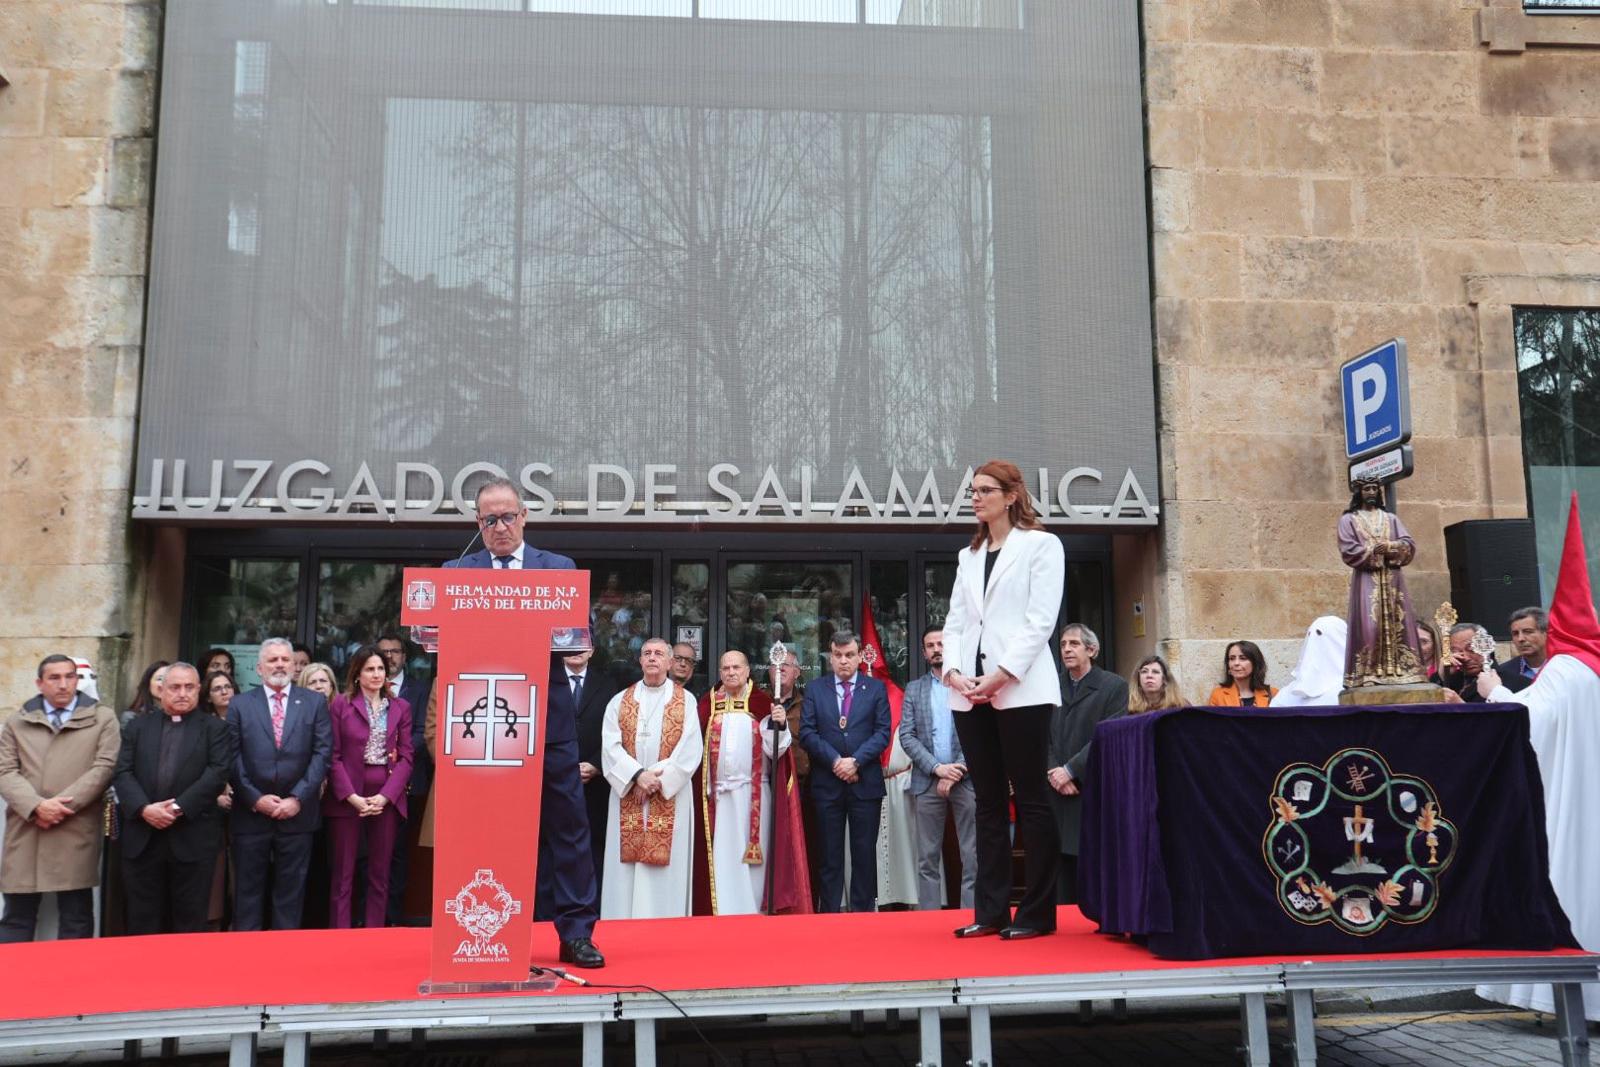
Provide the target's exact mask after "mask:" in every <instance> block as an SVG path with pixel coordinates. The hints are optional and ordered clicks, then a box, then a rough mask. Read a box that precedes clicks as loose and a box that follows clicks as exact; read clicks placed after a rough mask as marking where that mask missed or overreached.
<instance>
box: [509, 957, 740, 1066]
mask: <svg viewBox="0 0 1600 1067" xmlns="http://www.w3.org/2000/svg"><path fill="white" fill-rule="evenodd" d="M528 971H529V973H531V974H551V975H554V976H555V977H557V978H560V979H562V980H563V981H567V982H571V983H572V984H573V985H576V986H584V987H586V988H589V989H617V990H623V991H628V990H635V991H638V990H643V991H644V992H647V993H654V994H655V995H656V996H658V997H660V998H661V999H662V1000H664V1001H666V1002H667V1003H668V1004H670V1005H672V1010H673V1011H676V1012H677V1013H678V1014H679V1015H681V1016H683V1018H684V1020H685V1021H686V1022H687V1023H688V1024H689V1027H690V1029H692V1030H693V1031H694V1033H695V1036H696V1037H698V1038H699V1039H700V1042H701V1043H702V1044H703V1045H705V1047H706V1048H708V1049H710V1050H711V1055H712V1056H714V1057H716V1060H717V1062H718V1063H720V1064H723V1065H724V1067H732V1064H731V1063H730V1062H729V1060H728V1057H726V1056H724V1055H723V1054H722V1050H721V1049H719V1048H717V1046H715V1045H713V1044H712V1043H711V1039H710V1038H709V1037H707V1036H706V1033H705V1031H704V1030H702V1029H700V1025H699V1024H698V1023H696V1022H695V1021H694V1016H692V1015H690V1014H689V1013H688V1012H686V1011H684V1010H683V1005H681V1004H679V1003H678V1002H677V1001H676V1000H673V999H672V998H671V997H669V996H667V994H665V993H663V992H662V991H661V990H659V989H657V988H656V987H655V986H653V985H644V984H642V983H635V984H633V985H617V984H614V983H611V982H591V981H589V980H588V979H587V978H582V977H579V976H578V975H575V974H571V973H569V972H567V971H566V970H564V969H562V968H560V967H539V966H530V967H529V968H528Z"/></svg>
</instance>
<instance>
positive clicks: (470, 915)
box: [444, 867, 522, 963]
mask: <svg viewBox="0 0 1600 1067" xmlns="http://www.w3.org/2000/svg"><path fill="white" fill-rule="evenodd" d="M444 910H445V914H447V915H454V916H455V919H456V922H457V923H458V924H460V926H461V929H463V930H465V931H466V932H467V936H466V937H465V938H462V940H461V944H459V945H458V946H456V952H455V961H456V962H457V963H473V962H477V961H480V960H481V961H483V962H485V963H499V962H502V961H504V960H505V959H506V958H507V957H508V955H509V954H508V952H507V950H506V946H505V944H504V943H503V942H500V941H496V940H495V935H496V934H498V933H499V932H500V930H501V929H502V928H503V927H504V926H505V925H506V923H508V922H510V921H511V917H512V916H513V915H520V914H522V901H520V900H517V899H516V898H515V897H513V896H512V895H511V894H510V893H509V892H508V891H507V890H506V887H505V886H503V885H501V884H500V882H499V880H498V879H496V878H495V876H494V871H493V870H492V869H491V868H488V867H480V868H478V870H477V873H476V874H474V875H473V878H472V881H470V882H468V883H467V884H466V885H464V886H462V887H461V891H460V892H458V893H457V894H456V895H455V896H454V897H452V898H451V899H449V900H447V901H445V902H444Z"/></svg>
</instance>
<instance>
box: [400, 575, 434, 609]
mask: <svg viewBox="0 0 1600 1067" xmlns="http://www.w3.org/2000/svg"><path fill="white" fill-rule="evenodd" d="M438 602H439V597H438V594H437V593H436V592H435V590H434V588H433V583H432V582H429V581H424V580H423V579H420V578H419V579H417V580H416V581H414V582H412V583H411V584H410V585H408V586H406V607H408V608H410V609H411V610H413V611H432V610H433V606H434V605H435V604H437V603H438Z"/></svg>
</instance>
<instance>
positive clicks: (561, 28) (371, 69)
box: [135, 0, 1157, 521]
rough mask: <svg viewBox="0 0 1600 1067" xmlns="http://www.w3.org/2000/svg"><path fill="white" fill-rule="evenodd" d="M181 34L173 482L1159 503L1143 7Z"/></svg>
mask: <svg viewBox="0 0 1600 1067" xmlns="http://www.w3.org/2000/svg"><path fill="white" fill-rule="evenodd" d="M758 9H759V10H758ZM757 14H759V16H760V17H756V15H757ZM163 63H164V70H163V85H162V100H161V125H160V151H159V153H158V161H157V167H158V169H157V176H156V209H155V233H154V238H153V246H152V267H151V279H150V300H149V318H148V324H147V356H146V364H145V372H144V381H143V395H142V406H141V420H140V431H139V446H138V453H139V461H138V473H137V490H136V500H135V513H136V514H139V515H145V516H153V515H164V514H172V513H174V512H175V511H176V512H181V511H183V503H184V498H185V497H187V498H190V500H189V504H190V508H189V512H190V513H192V514H193V515H194V516H196V517H206V516H211V515H216V516H219V517H226V515H227V514H228V512H229V510H230V508H236V507H246V506H259V507H262V508H264V509H267V511H269V512H270V511H273V510H284V509H286V508H289V507H290V505H291V504H294V503H295V502H298V506H299V507H301V508H307V507H309V508H312V509H316V510H322V511H326V512H328V513H330V514H337V513H340V512H344V513H347V514H349V515H351V516H365V517H374V516H375V515H381V514H382V513H383V512H384V506H383V504H382V503H378V504H376V505H375V504H374V501H380V502H381V501H385V500H388V501H392V500H393V499H394V498H395V497H396V495H397V489H396V484H397V479H398V476H399V472H397V468H396V465H397V464H405V463H411V464H421V465H427V466H429V467H432V468H434V469H436V470H437V471H439V472H440V473H441V475H442V482H443V494H442V495H443V501H442V504H440V505H439V506H438V507H435V508H432V509H430V508H428V507H421V508H420V510H417V511H416V512H415V514H416V515H417V516H419V517H428V516H429V515H433V516H436V517H450V516H453V515H455V514H456V513H455V511H454V510H453V505H452V495H453V494H452V488H453V483H456V482H457V481H460V482H461V484H464V485H466V486H467V487H468V490H467V491H468V493H469V494H470V486H471V485H472V478H473V477H481V476H482V474H481V471H480V472H479V473H478V474H476V475H472V476H470V477H466V478H458V475H460V474H461V472H463V471H464V470H467V471H470V470H471V466H472V465H473V464H492V465H494V466H496V467H498V468H500V469H503V470H505V471H506V472H508V473H509V474H510V475H511V476H512V477H513V478H518V477H519V476H524V469H525V468H527V467H528V466H529V465H530V464H531V465H534V466H533V468H532V469H530V470H528V471H527V472H526V474H525V479H526V481H527V483H528V484H529V486H530V489H529V492H530V494H531V495H532V496H534V497H535V498H541V499H542V500H543V501H544V502H545V503H544V506H546V507H552V506H554V505H552V504H550V503H549V502H550V501H558V502H562V504H564V505H566V507H565V508H564V514H565V516H566V517H570V518H575V519H580V520H581V519H583V518H584V517H585V516H586V513H587V509H586V504H585V502H586V500H587V499H588V496H589V494H590V489H591V480H592V477H593V476H592V473H591V471H590V465H592V464H613V465H615V466H617V467H619V468H622V469H623V470H624V471H626V472H628V475H629V476H630V477H631V478H633V479H634V481H635V483H636V487H637V492H638V494H639V495H642V493H643V488H642V483H643V480H644V471H645V467H646V465H647V464H662V465H671V466H673V467H674V468H675V471H674V472H673V473H671V474H670V475H662V476H660V480H664V481H670V482H671V484H672V486H673V487H674V495H673V496H672V499H674V500H676V501H678V505H677V506H678V507H680V508H681V509H682V511H683V513H684V514H685V515H686V516H687V515H692V514H695V513H697V511H699V510H703V509H701V508H700V507H699V506H700V505H701V504H702V503H703V502H707V501H709V502H710V503H711V504H713V505H722V504H725V503H726V498H727V493H726V492H723V493H720V494H719V492H718V491H717V489H716V488H715V487H716V486H719V485H720V486H723V487H731V491H732V492H734V493H736V494H739V495H741V496H742V498H743V499H746V500H748V499H749V498H751V497H754V496H756V495H757V492H758V486H759V484H760V483H761V482H762V480H763V475H764V473H765V472H766V471H767V470H768V468H771V470H772V478H771V479H769V482H770V481H774V480H775V482H776V484H777V486H778V490H777V492H778V493H780V494H782V495H785V496H787V497H789V498H793V499H796V500H798V497H799V495H800V492H801V487H802V480H804V482H805V485H806V487H807V489H806V491H807V492H808V493H809V495H810V496H811V497H812V498H813V499H814V500H816V501H824V502H826V506H829V507H831V506H832V502H833V501H835V500H837V499H838V498H839V496H840V494H841V493H845V494H846V495H849V493H850V491H851V486H850V481H851V478H850V475H851V472H852V471H853V470H858V471H859V472H860V484H861V485H862V486H865V487H866V491H867V493H868V494H869V495H871V496H874V497H875V498H876V499H877V500H879V501H881V500H882V499H883V496H884V494H885V492H886V490H887V487H888V486H889V485H890V484H891V482H892V480H893V478H894V475H895V473H896V472H898V474H899V476H900V478H901V479H902V480H903V481H904V482H905V483H906V484H907V485H908V487H909V489H910V491H911V493H912V494H913V495H915V494H916V493H917V491H918V488H919V486H920V485H921V483H922V481H923V479H924V477H925V475H926V473H927V472H929V471H932V472H933V475H934V479H935V481H936V483H937V484H938V486H939V487H940V489H941V491H942V492H943V496H944V498H945V500H946V501H948V500H949V499H950V497H951V496H952V494H953V493H954V492H955V491H956V490H957V489H958V488H959V486H960V483H961V476H962V473H963V471H964V470H965V469H966V468H967V467H968V466H969V465H976V464H978V463H981V462H982V461H983V460H984V459H987V458H989V457H991V456H1005V457H1008V458H1012V459H1014V460H1016V461H1017V462H1018V463H1019V465H1020V466H1021V467H1022V469H1023V470H1024V472H1025V473H1027V474H1028V476H1029V478H1030V481H1031V480H1032V479H1033V478H1034V475H1035V473H1036V472H1037V470H1038V468H1040V467H1046V468H1048V469H1049V471H1050V472H1051V473H1050V476H1049V478H1050V480H1049V481H1048V482H1047V483H1046V487H1047V489H1048V492H1049V494H1055V493H1056V491H1057V489H1058V480H1059V479H1060V478H1061V477H1062V476H1063V475H1065V474H1067V473H1068V471H1069V470H1071V469H1073V468H1094V469H1096V470H1098V471H1099V472H1101V480H1099V481H1098V482H1097V481H1095V480H1094V479H1092V478H1090V479H1079V480H1077V481H1076V482H1075V483H1074V484H1073V501H1074V503H1076V504H1079V505H1107V504H1109V503H1110V502H1111V501H1112V500H1113V498H1114V497H1115V496H1116V495H1117V490H1118V487H1119V484H1120V483H1121V482H1122V481H1123V479H1124V477H1125V474H1126V473H1127V472H1132V474H1133V476H1134V477H1135V478H1136V479H1137V481H1138V483H1139V484H1140V486H1141V487H1142V488H1143V490H1144V492H1145V493H1146V494H1147V495H1148V496H1149V498H1150V499H1152V500H1154V499H1155V498H1156V477H1157V475H1156V432H1155V421H1154V418H1155V416H1154V409H1155V404H1154V386H1153V378H1152V370H1153V369H1152V366H1151V352H1150V325H1149V289H1148V263H1147V248H1148V246H1147V234H1146V226H1145V211H1146V209H1145V186H1144V177H1143V175H1144V155H1143V141H1142V117H1141V110H1140V81H1139V77H1140V75H1139V46H1138V27H1137V14H1136V10H1135V5H1132V4H1128V3H1126V2H1123V0H1093V2H1071V3H1068V2H1065V0H1063V2H1061V3H1054V2H1051V3H1039V2H1032V3H1020V2H1018V0H999V2H993V3H991V2H987V0H868V2H866V3H861V2H858V0H838V2H835V0H762V3H760V4H759V5H752V4H751V3H748V2H745V0H478V2H473V3H450V2H447V0H415V2H409V3H400V2H376V0H363V2H358V3H348V2H346V3H334V2H330V0H306V2H291V0H278V2H275V3H263V2H260V0H171V3H169V5H168V9H167V16H166V43H165V50H164V54H163ZM175 461H182V464H183V468H184V473H183V476H182V480H181V484H178V485H177V487H176V488H175V477H174V475H175V471H174V465H175ZM250 461H253V462H250ZM301 461H314V462H313V463H311V464H309V465H308V464H305V463H301V466H300V467H299V468H296V467H294V466H292V465H294V464H296V463H300V462H301ZM214 464H216V465H217V466H216V467H215V471H214ZM718 464H731V465H733V466H734V467H737V468H738V471H739V473H738V474H732V473H731V472H730V471H729V470H728V469H727V468H724V469H723V470H722V471H721V473H718V472H717V471H716V470H715V469H714V468H716V465H718ZM324 468H326V470H324ZM608 479H609V480H608ZM252 482H253V483H254V484H252ZM598 484H600V485H601V486H602V488H603V489H605V491H607V492H615V491H616V490H617V488H618V486H619V485H620V480H619V479H617V478H614V477H612V476H610V475H607V476H604V477H601V478H600V481H599V483H598ZM535 486H537V490H536V489H534V487H535ZM435 492H436V493H437V490H435ZM1036 492H1037V490H1036ZM241 494H242V495H243V497H242V499H240V500H238V501H235V500H234V498H236V497H241ZM399 495H404V496H409V497H412V498H414V500H416V501H421V500H422V499H423V498H425V497H426V496H427V495H428V479H427V477H426V476H423V477H420V478H416V479H414V480H411V481H408V482H407V484H406V491H405V492H404V493H403V494H399ZM772 498H773V493H772V491H771V489H770V487H769V491H768V499H769V501H770V500H771V499H772ZM202 501H204V502H203V503H202ZM319 501H320V502H319ZM536 502H538V501H537V500H536ZM1052 502H1053V501H1052ZM1057 508H1058V511H1059V505H1057ZM770 510H771V509H769V512H770ZM751 517H752V518H761V517H762V516H761V515H752V516H751ZM802 517H804V516H802ZM811 517H812V518H815V519H817V520H819V521H821V520H826V518H827V515H826V514H823V513H822V512H820V511H818V512H817V513H816V514H815V515H813V516H811ZM1073 517H1074V516H1073V515H1071V514H1070V513H1068V514H1064V515H1063V514H1058V515H1057V516H1056V518H1057V520H1058V521H1060V520H1063V519H1068V518H1073ZM1076 518H1077V520H1078V521H1084V518H1083V516H1082V515H1078V516H1076ZM1090 518H1091V519H1092V518H1093V516H1091V517H1090ZM1146 519H1148V516H1146Z"/></svg>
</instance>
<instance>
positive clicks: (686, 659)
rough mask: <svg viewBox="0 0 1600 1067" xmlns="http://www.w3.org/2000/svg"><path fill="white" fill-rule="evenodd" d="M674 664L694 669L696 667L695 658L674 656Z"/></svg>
mask: <svg viewBox="0 0 1600 1067" xmlns="http://www.w3.org/2000/svg"><path fill="white" fill-rule="evenodd" d="M672 662H674V663H686V664H688V665H689V666H691V667H693V666H694V657H693V656H673V657H672Z"/></svg>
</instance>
